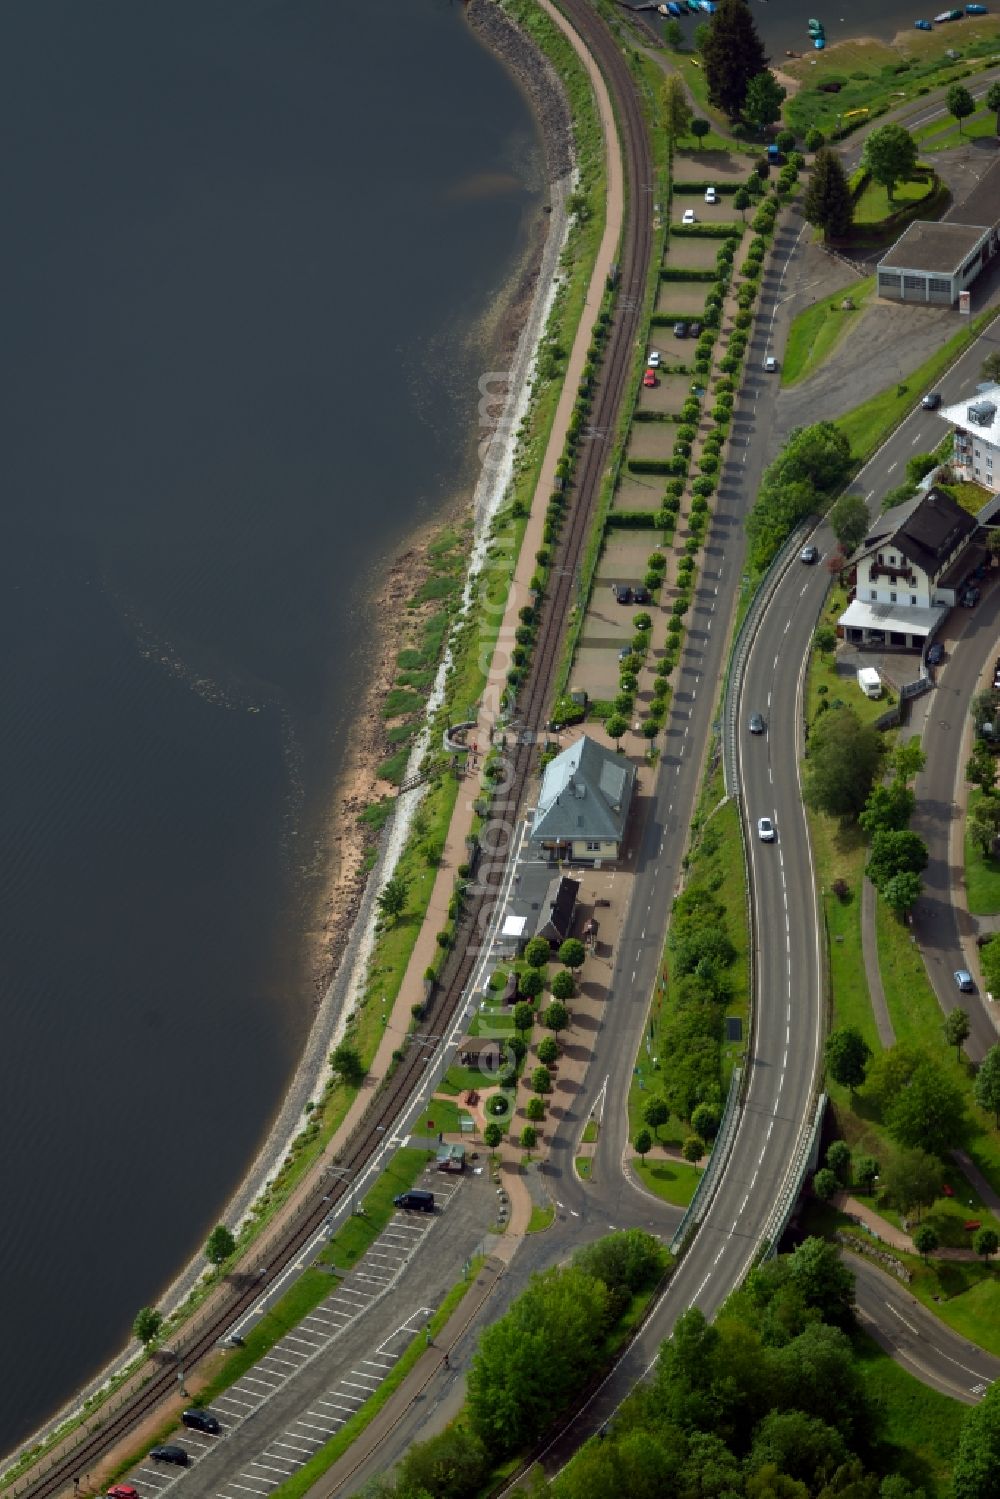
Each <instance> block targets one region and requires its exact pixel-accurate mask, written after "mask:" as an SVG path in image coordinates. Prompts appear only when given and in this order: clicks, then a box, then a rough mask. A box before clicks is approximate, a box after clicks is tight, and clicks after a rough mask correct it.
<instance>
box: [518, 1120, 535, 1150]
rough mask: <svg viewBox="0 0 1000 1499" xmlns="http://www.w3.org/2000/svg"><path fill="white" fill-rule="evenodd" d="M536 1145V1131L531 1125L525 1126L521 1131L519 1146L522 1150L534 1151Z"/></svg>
mask: <svg viewBox="0 0 1000 1499" xmlns="http://www.w3.org/2000/svg"><path fill="white" fill-rule="evenodd" d="M537 1144H538V1131H537V1129H536V1128H535V1126H534V1125H533V1124H526V1125H525V1126H524V1128H523V1129H522V1130H521V1146H522V1148H523V1149H524V1150H534V1148H535V1146H536V1145H537Z"/></svg>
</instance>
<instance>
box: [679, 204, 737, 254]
mask: <svg viewBox="0 0 1000 1499" xmlns="http://www.w3.org/2000/svg"><path fill="white" fill-rule="evenodd" d="M687 208H693V209H694V221H695V223H696V224H732V226H733V232H734V233H735V234H739V232H740V228H741V221H740V216H739V214H738V213H737V211H736V209H735V208H734V207H733V200H732V198H730V197H725V198H720V200H719V202H718V203H706V202H705V201H704V199H703V198H698V197H695V196H694V195H687V194H683V195H682V194H680V193H678V194H677V196H676V197H675V198H674V207H673V214H672V218H671V222H672V223H674V224H679V223H680V221H681V214H682V213H683V212H684V211H685V209H687ZM688 237H689V238H693V237H694V236H688ZM678 238H680V239H683V238H685V236H684V235H679V236H678ZM674 243H675V244H676V243H677V241H676V239H675V240H674ZM716 249H718V245H716Z"/></svg>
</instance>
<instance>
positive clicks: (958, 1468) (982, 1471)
mask: <svg viewBox="0 0 1000 1499" xmlns="http://www.w3.org/2000/svg"><path fill="white" fill-rule="evenodd" d="M991 107H992V106H991ZM951 1485H952V1494H953V1495H954V1499H996V1495H997V1493H998V1492H1000V1383H995V1384H991V1385H990V1387H989V1389H988V1390H987V1391H986V1394H985V1395H984V1396H983V1398H982V1400H980V1402H979V1404H978V1405H974V1406H973V1407H972V1408H971V1410H969V1411H967V1412H966V1415H965V1419H964V1420H963V1422H962V1433H961V1436H960V1437H959V1439H958V1455H957V1456H956V1458H955V1464H954V1467H953V1468H952V1475H951Z"/></svg>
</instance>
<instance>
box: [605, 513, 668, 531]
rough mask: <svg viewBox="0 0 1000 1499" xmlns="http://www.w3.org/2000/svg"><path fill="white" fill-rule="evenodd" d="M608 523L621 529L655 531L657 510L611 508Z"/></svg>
mask: <svg viewBox="0 0 1000 1499" xmlns="http://www.w3.org/2000/svg"><path fill="white" fill-rule="evenodd" d="M607 524H608V526H609V527H613V528H614V529H616V530H621V531H655V530H656V511H655V510H611V511H609V512H608V520H607Z"/></svg>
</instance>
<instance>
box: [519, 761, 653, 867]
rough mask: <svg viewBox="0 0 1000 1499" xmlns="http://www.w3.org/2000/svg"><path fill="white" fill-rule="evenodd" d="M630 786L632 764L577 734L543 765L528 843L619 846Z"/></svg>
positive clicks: (633, 771)
mask: <svg viewBox="0 0 1000 1499" xmlns="http://www.w3.org/2000/svg"><path fill="white" fill-rule="evenodd" d="M634 788H635V768H634V766H632V765H630V764H629V762H628V761H627V760H626V759H625V758H624V757H623V756H622V755H616V754H614V752H613V751H612V750H608V749H604V748H603V746H602V745H600V744H597V743H596V742H595V741H594V740H593V739H588V738H587V736H586V735H583V736H582V738H580V739H578V740H577V741H576V743H575V744H571V745H570V747H569V749H565V750H563V752H562V754H560V755H557V756H556V758H555V759H554V760H553V761H552V762H551V763H550V764H549V765H548V766H547V767H546V770H545V774H544V776H543V777H542V786H541V790H540V791H539V794H538V806H537V809H536V811H535V818H534V821H533V823H532V825H531V838H532V842H546V843H550V842H559V843H565V842H570V841H571V840H579V839H586V840H588V841H597V840H601V841H602V842H615V843H620V842H621V840H622V838H623V836H624V833H625V823H626V821H627V819H628V812H629V806H630V804H631V801H632V793H633V790H634Z"/></svg>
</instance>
